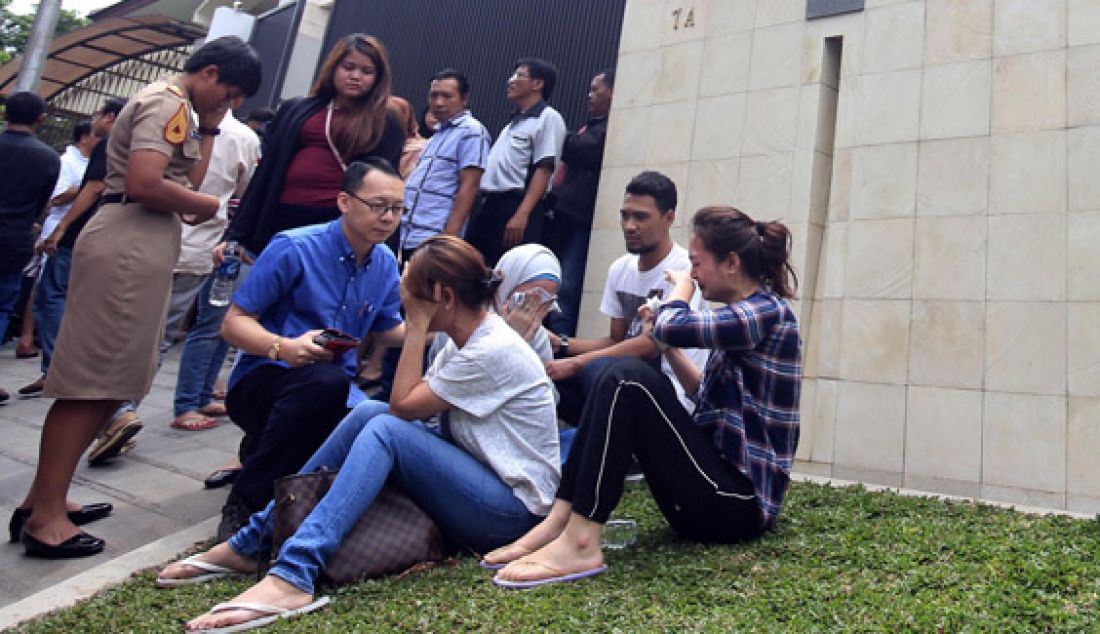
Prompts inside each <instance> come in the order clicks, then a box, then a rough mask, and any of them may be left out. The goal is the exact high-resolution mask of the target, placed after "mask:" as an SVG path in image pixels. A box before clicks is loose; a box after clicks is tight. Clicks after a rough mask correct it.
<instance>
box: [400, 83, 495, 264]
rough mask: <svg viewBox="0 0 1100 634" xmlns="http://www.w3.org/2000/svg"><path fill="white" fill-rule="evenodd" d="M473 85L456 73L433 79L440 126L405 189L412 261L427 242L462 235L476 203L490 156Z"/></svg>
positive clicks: (404, 250) (405, 247)
mask: <svg viewBox="0 0 1100 634" xmlns="http://www.w3.org/2000/svg"><path fill="white" fill-rule="evenodd" d="M469 105H470V83H469V81H467V79H466V76H465V75H463V74H462V73H460V72H458V71H457V70H455V69H453V68H445V69H443V70H441V71H439V72H438V73H436V74H435V77H433V78H432V83H431V88H430V89H429V92H428V107H429V109H430V111H431V113H432V115H434V116H435V118H436V119H438V120H439V121H440V124H439V130H437V131H436V133H435V134H434V135H432V137H431V139H430V140H429V141H428V145H427V146H426V147H425V148H424V151H423V152H422V153H421V154H420V161H419V162H418V163H417V164H416V169H415V170H414V171H413V173H412V174H411V175H410V176H409V179H408V181H407V182H406V184H405V207H406V208H408V210H409V213H408V215H407V216H405V217H404V218H402V219H401V256H402V258H401V259H402V260H407V259H408V256H409V255H411V254H412V251H413V250H414V249H416V247H418V246H420V244H421V243H422V242H424V241H425V240H427V239H428V238H430V237H432V236H434V235H437V234H440V233H449V234H451V235H456V236H461V235H462V232H463V229H464V228H465V226H466V219H467V218H469V216H470V210H471V208H472V207H473V205H474V201H476V200H477V196H478V187H479V186H480V184H481V174H482V173H483V172H484V171H485V162H486V159H487V158H488V156H489V146H490V137H489V132H488V131H487V130H486V129H485V126H483V125H481V122H480V121H478V120H477V119H475V118H474V117H473V115H471V114H470V110H469Z"/></svg>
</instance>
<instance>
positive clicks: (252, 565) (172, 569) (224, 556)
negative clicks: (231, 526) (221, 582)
mask: <svg viewBox="0 0 1100 634" xmlns="http://www.w3.org/2000/svg"><path fill="white" fill-rule="evenodd" d="M196 559H198V560H199V561H205V562H206V563H208V564H215V565H218V566H224V567H226V568H229V569H230V570H236V571H237V572H245V573H249V572H256V560H255V559H249V558H248V557H245V556H244V555H239V554H237V551H235V550H233V549H232V548H230V547H229V542H222V543H220V544H218V545H217V546H214V547H213V548H211V549H210V550H208V551H206V552H205V553H202V554H201V555H197V556H196ZM205 573H206V571H204V570H201V569H199V568H196V567H194V566H189V565H187V564H184V563H183V562H180V561H176V562H173V563H170V564H168V566H166V567H165V568H164V570H161V571H160V574H159V575H158V578H160V579H188V578H190V577H195V576H197V575H201V574H205Z"/></svg>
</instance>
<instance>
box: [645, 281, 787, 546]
mask: <svg viewBox="0 0 1100 634" xmlns="http://www.w3.org/2000/svg"><path fill="white" fill-rule="evenodd" d="M653 336H654V337H656V338H657V339H658V340H659V341H662V342H664V343H667V344H668V345H670V346H676V347H677V348H710V349H711V353H710V356H709V357H708V358H707V365H706V368H705V369H704V370H703V376H702V379H701V380H700V382H699V389H698V390H697V391H696V393H695V395H694V396H693V397H692V400H693V401H695V412H694V413H693V414H692V419H693V420H694V421H695V424H696V425H699V426H700V427H702V428H704V429H706V430H708V431H709V432H710V433H711V434H712V435H713V439H714V445H715V446H716V447H717V448H718V451H720V452H721V454H722V457H723V458H724V459H725V460H727V461H728V462H730V463H731V464H733V466H735V467H736V468H737V470H738V471H740V472H741V473H742V474H744V475H745V477H747V478H748V479H749V480H750V481H751V482H752V485H753V489H754V490H755V492H756V503H757V504H758V505H759V506H760V510H761V512H762V513H763V516H764V522H765V524H766V525H768V526H770V525H772V524H774V523H775V519H776V517H777V516H778V515H779V511H780V509H781V508H782V505H783V497H784V495H786V493H787V484H788V482H789V480H790V471H791V464H792V462H793V461H794V453H795V448H796V447H797V446H798V407H799V400H798V399H799V392H800V389H801V385H802V344H801V340H800V339H799V334H798V322H797V320H796V319H795V316H794V313H793V312H792V311H791V308H790V306H789V305H788V304H787V302H786V301H785V300H783V299H782V298H781V297H779V296H778V295H776V294H775V293H774V292H772V291H771V289H768V288H766V287H761V288H760V289H759V290H757V291H756V292H755V293H753V294H752V295H751V296H750V297H748V298H746V299H744V300H741V301H739V302H737V303H734V304H730V305H727V306H723V307H721V308H719V309H718V310H714V311H710V310H707V311H693V310H691V307H690V306H688V304H687V303H685V302H682V301H679V300H677V301H673V302H669V303H667V304H665V305H664V306H662V307H661V309H660V310H659V311H658V313H657V319H656V323H655V325H654V328H653Z"/></svg>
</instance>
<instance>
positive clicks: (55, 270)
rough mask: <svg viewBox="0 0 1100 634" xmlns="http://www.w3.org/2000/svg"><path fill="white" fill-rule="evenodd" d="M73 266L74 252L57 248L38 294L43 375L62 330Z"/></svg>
mask: <svg viewBox="0 0 1100 634" xmlns="http://www.w3.org/2000/svg"><path fill="white" fill-rule="evenodd" d="M72 266H73V250H72V249H70V248H68V247H64V246H59V247H57V254H56V255H51V256H50V257H49V258H48V259H47V260H46V264H45V265H44V266H43V267H42V276H41V277H40V278H38V288H37V289H36V290H35V291H34V325H35V328H37V329H38V346H39V347H40V348H42V374H45V373H46V371H47V370H49V369H50V359H52V358H53V347H54V344H55V343H56V342H57V333H58V332H60V330H61V317H62V315H64V314H65V299H66V297H68V294H69V271H71V270H72Z"/></svg>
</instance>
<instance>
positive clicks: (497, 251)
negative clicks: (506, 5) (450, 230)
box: [466, 58, 566, 262]
mask: <svg viewBox="0 0 1100 634" xmlns="http://www.w3.org/2000/svg"><path fill="white" fill-rule="evenodd" d="M557 77H558V71H557V69H556V68H554V65H553V64H551V63H550V62H548V61H546V60H544V59H538V58H524V59H521V60H519V61H517V62H516V63H515V66H513V72H512V76H511V77H509V78H508V101H511V102H512V105H513V106H515V108H516V109H515V111H514V112H513V113H512V120H511V121H510V122H509V123H508V125H506V126H504V129H503V130H501V132H500V136H499V137H497V140H496V143H494V144H493V147H492V149H491V150H489V161H488V165H487V166H486V168H485V175H484V176H483V177H482V178H481V204H480V206H479V207H478V210H477V211H476V212H475V213H474V216H473V218H471V219H470V226H469V227H468V228H467V229H466V240H467V241H469V243H470V244H472V245H474V246H475V247H477V249H478V251H481V255H483V256H484V257H485V261H486V262H496V261H497V260H499V259H500V256H502V255H504V252H505V251H507V250H508V249H511V248H512V247H514V246H516V245H517V244H524V243H527V242H538V241H539V240H540V238H541V235H540V234H541V232H542V224H543V215H544V214H545V209H544V208H543V198H544V197H545V196H546V192H547V190H548V188H549V186H550V177H551V176H552V175H553V174H554V168H555V166H556V165H557V162H558V159H559V158H561V148H562V144H563V143H565V133H566V129H565V120H563V119H562V118H561V115H560V114H558V111H557V110H554V109H553V108H551V107H550V105H549V104H547V100H549V99H550V97H551V96H552V95H553V93H554V84H555V83H556V82H557Z"/></svg>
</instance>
